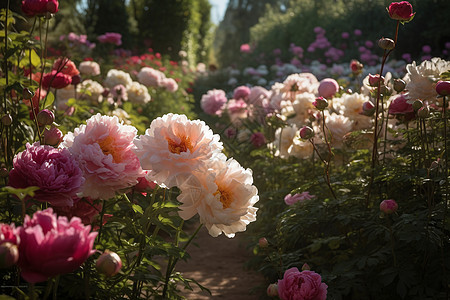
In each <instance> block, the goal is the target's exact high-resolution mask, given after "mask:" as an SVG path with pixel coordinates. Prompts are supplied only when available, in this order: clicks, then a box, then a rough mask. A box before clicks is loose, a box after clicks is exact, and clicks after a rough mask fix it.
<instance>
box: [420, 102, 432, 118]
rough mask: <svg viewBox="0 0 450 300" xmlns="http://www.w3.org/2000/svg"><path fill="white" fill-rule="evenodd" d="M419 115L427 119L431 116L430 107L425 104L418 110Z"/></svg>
mask: <svg viewBox="0 0 450 300" xmlns="http://www.w3.org/2000/svg"><path fill="white" fill-rule="evenodd" d="M417 116H418V117H419V118H421V119H426V118H428V117H429V116H430V109H429V108H428V106H426V105H424V106H422V107H421V108H419V110H418V111H417Z"/></svg>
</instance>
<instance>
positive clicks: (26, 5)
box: [22, 0, 59, 17]
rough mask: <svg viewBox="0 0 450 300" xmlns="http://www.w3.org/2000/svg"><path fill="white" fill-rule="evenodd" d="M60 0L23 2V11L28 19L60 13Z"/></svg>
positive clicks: (30, 0) (24, 0)
mask: <svg viewBox="0 0 450 300" xmlns="http://www.w3.org/2000/svg"><path fill="white" fill-rule="evenodd" d="M58 5H59V3H58V0H22V11H23V13H24V14H26V15H27V16H28V17H34V16H44V15H45V14H47V13H52V14H55V13H57V12H58Z"/></svg>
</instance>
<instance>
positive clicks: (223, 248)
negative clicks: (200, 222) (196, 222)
mask: <svg viewBox="0 0 450 300" xmlns="http://www.w3.org/2000/svg"><path fill="white" fill-rule="evenodd" d="M244 242H245V241H244V240H243V237H242V233H241V234H239V233H238V234H236V236H235V237H234V238H232V239H229V238H227V237H226V236H224V235H220V236H219V237H217V238H213V237H212V236H210V235H209V234H208V231H207V230H206V228H201V229H200V231H199V232H198V234H197V236H196V237H195V239H194V241H193V243H196V244H198V246H199V247H197V246H196V245H194V244H191V245H189V248H188V249H187V251H188V253H189V254H190V256H191V259H189V260H188V261H187V262H184V261H180V262H179V263H178V264H177V266H176V268H175V269H176V270H177V271H179V272H182V273H183V276H184V277H185V278H192V279H195V280H196V281H198V282H199V283H200V284H202V285H203V286H205V287H207V288H208V289H210V291H211V294H212V295H209V294H208V293H207V292H201V290H200V289H199V288H198V287H195V289H194V291H193V292H191V291H189V290H186V292H184V293H183V296H185V297H186V298H187V299H192V300H203V299H230V300H252V299H262V298H261V297H263V295H261V286H263V285H264V278H263V277H262V276H261V275H260V274H258V273H256V272H253V271H250V270H245V269H244V263H245V261H246V260H247V258H248V257H249V255H251V254H250V253H248V251H247V250H246V249H245V243H244ZM252 290H253V291H252ZM262 291H263V292H264V293H265V289H263V290H262Z"/></svg>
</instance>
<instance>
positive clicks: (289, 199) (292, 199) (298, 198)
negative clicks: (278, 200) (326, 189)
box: [284, 192, 316, 205]
mask: <svg viewBox="0 0 450 300" xmlns="http://www.w3.org/2000/svg"><path fill="white" fill-rule="evenodd" d="M315 197H316V196H314V195H310V194H309V192H303V193H300V194H294V195H291V194H287V195H286V196H285V197H284V203H286V204H287V205H292V204H294V203H297V202H303V201H305V200H311V199H313V198H315Z"/></svg>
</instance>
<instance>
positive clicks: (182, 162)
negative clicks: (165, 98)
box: [134, 113, 223, 187]
mask: <svg viewBox="0 0 450 300" xmlns="http://www.w3.org/2000/svg"><path fill="white" fill-rule="evenodd" d="M219 139H220V137H219V135H217V134H214V133H213V132H212V130H211V129H210V128H209V127H208V126H207V125H206V124H205V122H203V121H200V120H195V121H191V120H189V119H188V118H187V117H186V116H185V115H177V114H172V113H169V114H166V115H164V116H162V117H159V118H157V119H155V120H153V121H152V123H151V124H150V128H148V129H147V130H146V131H145V135H141V136H139V138H138V139H135V140H134V144H135V149H134V152H135V153H136V155H137V157H139V160H140V162H141V166H142V168H143V169H144V170H149V172H148V175H147V179H148V180H151V181H155V182H156V183H157V184H160V185H161V184H164V185H166V186H168V187H172V186H174V184H175V183H174V182H172V179H173V178H174V176H176V175H177V174H179V173H184V172H190V171H192V170H195V169H197V168H198V167H199V166H201V165H204V164H206V163H207V162H208V161H209V160H211V159H215V158H216V157H217V156H220V155H221V151H222V149H223V146H222V143H221V142H220V141H219Z"/></svg>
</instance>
